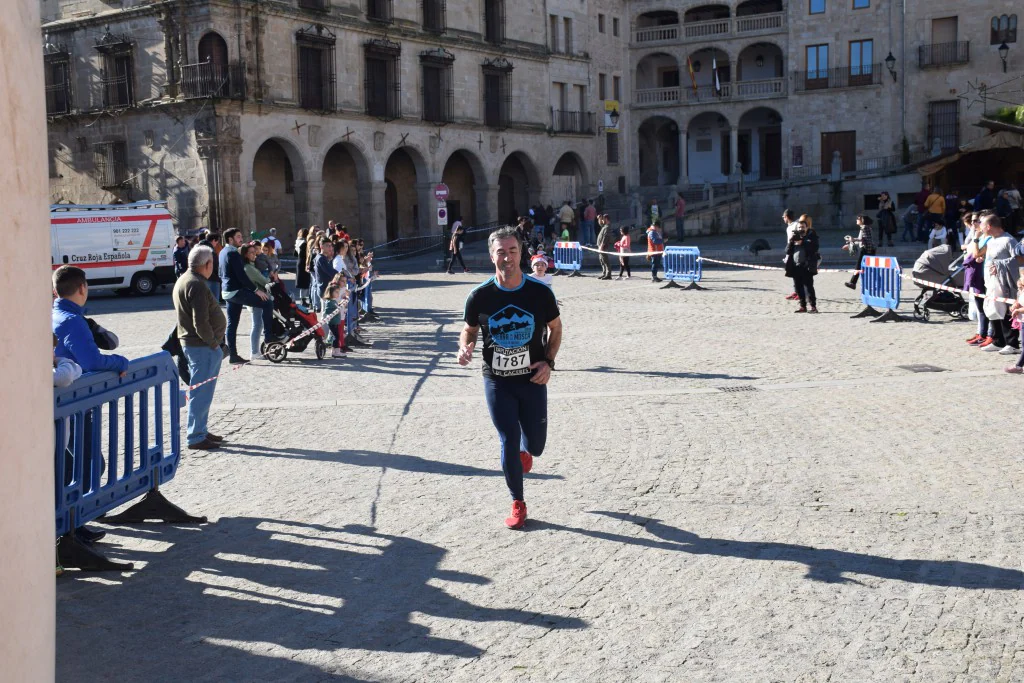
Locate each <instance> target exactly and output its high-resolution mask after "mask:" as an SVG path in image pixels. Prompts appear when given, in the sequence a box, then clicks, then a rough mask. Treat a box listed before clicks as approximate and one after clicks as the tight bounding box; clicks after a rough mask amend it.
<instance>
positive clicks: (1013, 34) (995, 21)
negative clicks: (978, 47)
mask: <svg viewBox="0 0 1024 683" xmlns="http://www.w3.org/2000/svg"><path fill="white" fill-rule="evenodd" d="M989 42H990V43H991V44H992V45H1002V44H1003V43H1016V42H1017V15H1016V14H1009V15H1007V14H1004V15H1002V16H999V17H992V30H991V31H990V33H989Z"/></svg>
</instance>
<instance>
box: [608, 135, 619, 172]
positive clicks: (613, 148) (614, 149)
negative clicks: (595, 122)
mask: <svg viewBox="0 0 1024 683" xmlns="http://www.w3.org/2000/svg"><path fill="white" fill-rule="evenodd" d="M605 147H606V148H607V153H608V165H609V166H611V165H614V164H617V163H619V134H618V133H606V134H605Z"/></svg>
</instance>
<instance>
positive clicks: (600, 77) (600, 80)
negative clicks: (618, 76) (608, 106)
mask: <svg viewBox="0 0 1024 683" xmlns="http://www.w3.org/2000/svg"><path fill="white" fill-rule="evenodd" d="M607 84H608V77H607V76H605V75H604V74H601V73H599V74H597V99H599V100H606V99H608V85H607Z"/></svg>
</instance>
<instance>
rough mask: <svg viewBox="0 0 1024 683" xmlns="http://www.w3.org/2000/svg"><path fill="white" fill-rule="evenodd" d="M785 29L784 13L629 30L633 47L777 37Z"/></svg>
mask: <svg viewBox="0 0 1024 683" xmlns="http://www.w3.org/2000/svg"><path fill="white" fill-rule="evenodd" d="M785 28H786V13H785V12H771V13H768V14H751V15H747V16H743V17H735V18H729V19H710V20H708V21H691V22H685V23H683V24H662V25H660V26H644V27H641V28H637V29H634V30H633V43H635V44H636V43H667V42H675V41H681V42H694V41H700V40H704V39H706V38H716V37H717V38H721V37H723V36H728V35H731V34H735V35H738V36H741V35H750V34H755V33H777V32H779V31H782V30H785Z"/></svg>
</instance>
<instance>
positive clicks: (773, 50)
mask: <svg viewBox="0 0 1024 683" xmlns="http://www.w3.org/2000/svg"><path fill="white" fill-rule="evenodd" d="M785 73H786V71H785V61H784V56H783V54H782V50H781V49H780V48H779V47H778V46H777V45H773V44H772V43H754V44H753V45H748V46H747V47H745V48H743V51H742V52H740V55H739V57H737V58H736V74H735V81H736V82H735V83H734V84H733V86H734V87H735V88H736V92H735V93H734V94H735V95H737V96H738V97H743V98H754V97H772V96H781V95H783V94H785V92H786V91H785V85H786V83H785V77H784V76H785Z"/></svg>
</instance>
